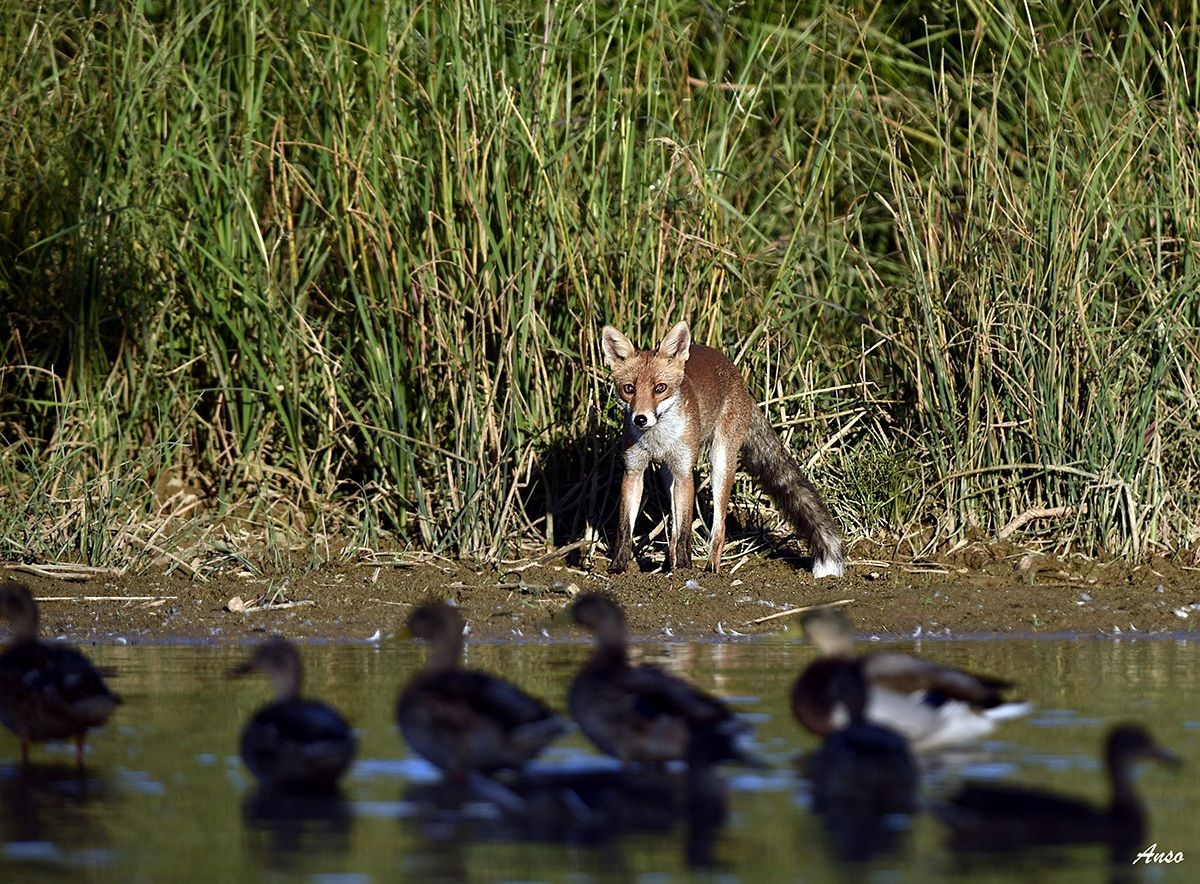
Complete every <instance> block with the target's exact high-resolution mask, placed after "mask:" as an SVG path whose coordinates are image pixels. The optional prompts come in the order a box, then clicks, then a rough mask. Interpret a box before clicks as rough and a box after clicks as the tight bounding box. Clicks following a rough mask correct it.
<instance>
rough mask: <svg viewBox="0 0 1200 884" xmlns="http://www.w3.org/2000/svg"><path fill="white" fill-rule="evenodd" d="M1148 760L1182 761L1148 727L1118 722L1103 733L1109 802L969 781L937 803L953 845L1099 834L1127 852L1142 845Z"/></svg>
mask: <svg viewBox="0 0 1200 884" xmlns="http://www.w3.org/2000/svg"><path fill="white" fill-rule="evenodd" d="M1143 760H1151V761H1157V762H1159V763H1161V764H1165V765H1167V766H1169V767H1178V766H1179V764H1180V761H1179V759H1178V758H1177V757H1176V756H1175V755H1173V754H1172V753H1171V752H1169V751H1167V750H1166V749H1163V748H1162V747H1161V746H1159V745H1158V744H1156V743H1155V742H1154V739H1153V738H1152V737H1151V736H1150V734H1149V733H1147V732H1146V730H1145V729H1144V728H1143V727H1141V726H1140V725H1137V724H1121V725H1117V726H1115V727H1113V728H1112V730H1110V731H1109V734H1108V737H1107V739H1106V740H1105V748H1104V762H1105V769H1106V773H1107V775H1108V782H1109V793H1110V798H1109V802H1108V804H1107V806H1098V805H1095V804H1092V803H1090V802H1087V801H1081V800H1079V799H1077V798H1072V797H1069V796H1064V795H1060V794H1057V793H1055V792H1050V791H1047V790H1043V789H1035V788H1026V787H1021V786H1008V785H1003V784H997V785H991V784H988V783H969V784H967V785H965V786H963V787H962V789H961V790H960V791H959V792H958V793H957V794H955V795H954V796H953V797H951V798H950V799H949V800H948V801H945V802H943V803H941V804H939V805H936V806H935V808H934V810H935V812H936V814H937V816H938V817H939V818H940V819H941V820H942V821H943V822H944V823H946V825H947V826H949V827H950V831H951V846H952V847H954V848H955V849H958V850H965V851H996V850H1010V849H1013V848H1018V847H1023V846H1031V845H1038V844H1077V843H1087V842H1093V843H1094V842H1100V843H1107V844H1109V845H1111V847H1112V848H1113V851H1114V858H1118V859H1122V860H1126V859H1127V858H1128V856H1129V852H1130V851H1131V850H1136V849H1137V848H1138V847H1144V846H1145V843H1144V842H1145V840H1146V810H1145V806H1144V805H1143V804H1142V800H1141V797H1140V796H1139V795H1138V792H1137V789H1136V788H1135V787H1134V782H1133V777H1134V770H1135V768H1136V767H1137V764H1138V762H1140V761H1143Z"/></svg>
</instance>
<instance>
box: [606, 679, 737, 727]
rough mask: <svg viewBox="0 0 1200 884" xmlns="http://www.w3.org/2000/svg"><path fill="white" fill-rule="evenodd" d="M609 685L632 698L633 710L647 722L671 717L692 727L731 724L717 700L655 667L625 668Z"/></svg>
mask: <svg viewBox="0 0 1200 884" xmlns="http://www.w3.org/2000/svg"><path fill="white" fill-rule="evenodd" d="M612 681H613V686H614V687H617V688H619V689H621V690H623V691H625V692H627V693H629V694H631V695H634V696H635V697H636V700H635V704H634V707H635V708H636V709H637V711H638V712H639V713H640V714H642V715H644V716H645V717H647V718H653V717H657V716H660V715H671V716H676V717H679V718H682V719H684V720H686V721H687V722H688V723H689V724H691V725H693V726H694V725H708V724H717V723H720V722H725V721H733V720H735V718H734V715H733V712H732V711H731V710H730V709H729V707H728V706H726V705H725V703H723V702H722V701H721V700H718V699H717V698H716V697H714V696H712V695H711V694H707V693H705V692H704V691H702V690H701V689H700V688H698V687H696V686H695V685H692V684H689V683H688V682H686V681H684V680H683V679H681V678H678V677H677V676H674V675H672V674H671V673H669V672H665V671H663V670H662V669H659V668H658V667H657V666H648V665H644V666H627V667H624V668H623V669H621V670H619V671H618V672H615V673H614V674H613V679H612Z"/></svg>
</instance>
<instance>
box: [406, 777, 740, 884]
mask: <svg viewBox="0 0 1200 884" xmlns="http://www.w3.org/2000/svg"><path fill="white" fill-rule="evenodd" d="M404 801H405V803H406V804H408V805H410V806H412V807H413V808H414V809H415V816H416V818H417V821H418V822H419V823H420V824H421V826H422V828H423V830H424V831H425V833H426V835H427V836H429V837H430V838H432V839H434V840H437V841H450V842H465V841H512V842H538V843H566V844H578V845H582V846H589V847H599V846H606V845H608V846H611V845H613V844H614V843H616V842H617V841H618V840H619V839H620V838H621V837H623V836H626V835H630V834H635V833H636V834H658V835H667V834H670V833H673V832H675V831H677V830H678V829H679V828H680V827H682V828H683V830H684V832H683V838H684V854H685V857H686V858H687V860H688V863H689V864H690V865H692V866H698V867H699V866H711V865H713V863H714V845H715V843H716V839H717V836H718V834H719V832H720V830H721V827H722V825H723V824H724V822H725V818H726V804H727V801H726V789H725V783H724V781H723V780H722V778H721V777H720V776H719V774H718V773H717V771H716V770H715V769H714V768H713V767H711V766H708V765H696V766H694V767H689V768H688V769H686V770H677V769H675V770H667V769H666V768H663V767H660V766H649V765H635V766H627V767H622V768H589V769H575V770H570V769H568V770H528V769H527V770H525V771H523V772H522V773H520V774H519V775H517V776H516V777H514V778H513V779H511V780H505V781H504V782H503V783H501V782H498V781H492V780H484V779H482V778H474V779H465V780H464V779H454V778H444V779H442V780H441V781H439V782H435V783H427V784H420V785H414V786H411V787H410V788H409V789H407V790H406V792H405V794H404Z"/></svg>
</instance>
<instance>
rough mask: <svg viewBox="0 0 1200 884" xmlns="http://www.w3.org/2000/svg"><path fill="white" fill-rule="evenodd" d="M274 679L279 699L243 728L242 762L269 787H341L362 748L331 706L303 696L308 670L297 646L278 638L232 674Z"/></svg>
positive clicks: (269, 642)
mask: <svg viewBox="0 0 1200 884" xmlns="http://www.w3.org/2000/svg"><path fill="white" fill-rule="evenodd" d="M251 673H262V674H264V675H269V676H270V677H271V678H272V679H273V680H274V682H275V699H274V700H273V701H271V702H270V703H267V704H266V705H265V706H263V707H261V708H260V709H258V711H256V712H255V713H254V714H253V715H252V716H251V717H250V720H249V721H248V722H246V726H245V727H244V728H243V729H242V738H241V751H242V760H243V761H244V762H245V763H246V767H248V768H249V769H250V772H251V773H253V774H254V776H255V777H257V778H258V780H259V782H260V783H262V784H263V785H264V786H269V787H272V788H280V789H285V790H301V791H303V790H326V789H333V788H336V786H337V782H338V780H339V779H341V777H342V774H344V773H345V772H346V770H347V768H349V767H350V763H351V762H352V761H353V760H354V754H355V751H356V750H357V748H358V744H357V740H356V739H355V737H354V732H353V731H352V730H351V729H350V725H349V724H347V722H346V719H345V718H343V717H342V716H341V714H340V713H339V712H338V711H337V710H336V709H334V708H333V707H332V706H329V705H328V704H326V703H322V702H321V701H319V700H310V699H305V698H303V697H301V696H300V687H301V682H302V681H303V676H304V670H303V664H302V663H301V660H300V653H299V651H297V650H296V646H295V645H294V644H292V642H290V641H288V640H287V639H285V638H283V637H282V636H275V637H272V638H270V639H268V640H267V641H265V642H263V643H262V644H260V645H259V646H258V647H257V648H256V649H255V651H254V653H253V655H252V656H251V657H250V659H249V660H247V661H246V662H244V663H242V664H241V665H239V666H237V667H235V668H234V669H233V670H232V671H231V672H230V675H231V676H233V677H240V676H245V675H249V674H251Z"/></svg>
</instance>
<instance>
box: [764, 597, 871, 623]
mask: <svg viewBox="0 0 1200 884" xmlns="http://www.w3.org/2000/svg"><path fill="white" fill-rule="evenodd" d="M853 602H854V599H839V600H838V601H836V602H824V603H823V604H820V605H804V606H803V607H799V608H788V609H787V610H786V611H778V612H777V613H774V614H768V615H767V616H766V617H759V618H758V619H757V620H747V621H746V622H745V623H743V624H742V626H757V625H758V624H760V623H766V622H767V621H768V620H776V619H778V618H779V617H788V616H790V615H792V614H803V613H804V612H805V611H817V610H820V609H821V608H840V607H842V606H843V605H849V604H852V603H853Z"/></svg>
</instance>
